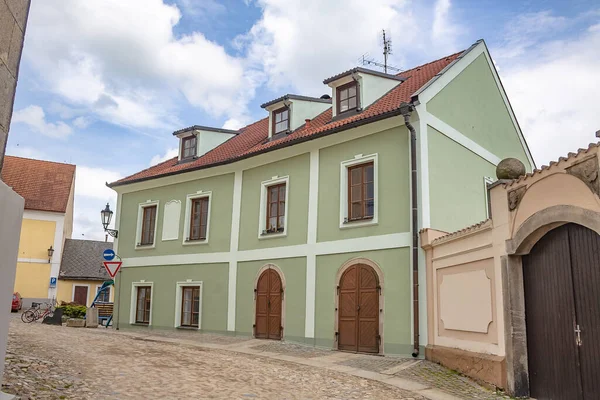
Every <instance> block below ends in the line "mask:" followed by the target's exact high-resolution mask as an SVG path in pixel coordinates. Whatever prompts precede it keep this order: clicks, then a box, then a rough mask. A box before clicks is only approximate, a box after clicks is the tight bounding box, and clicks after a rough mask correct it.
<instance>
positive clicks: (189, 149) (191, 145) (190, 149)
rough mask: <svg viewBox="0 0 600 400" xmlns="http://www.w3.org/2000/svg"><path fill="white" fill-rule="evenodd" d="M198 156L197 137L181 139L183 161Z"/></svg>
mask: <svg viewBox="0 0 600 400" xmlns="http://www.w3.org/2000/svg"><path fill="white" fill-rule="evenodd" d="M195 156H196V135H192V136H188V137H184V138H183V139H181V159H182V160H186V159H188V158H193V157H195Z"/></svg>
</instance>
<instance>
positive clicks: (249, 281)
mask: <svg viewBox="0 0 600 400" xmlns="http://www.w3.org/2000/svg"><path fill="white" fill-rule="evenodd" d="M266 264H275V265H277V267H279V269H280V270H281V271H282V272H283V275H284V278H285V282H286V287H285V292H284V296H285V326H284V330H283V336H284V339H288V340H294V341H303V338H304V322H305V318H306V317H305V316H306V258H304V257H300V258H286V259H281V260H266V261H249V262H240V263H238V270H237V293H236V313H235V329H236V332H237V333H238V334H240V335H248V336H251V335H252V333H253V332H252V325H254V320H253V318H254V308H255V307H256V303H255V299H254V289H255V287H254V285H255V282H256V279H257V277H258V271H259V270H260V269H261V268H262V267H263V266H264V265H266Z"/></svg>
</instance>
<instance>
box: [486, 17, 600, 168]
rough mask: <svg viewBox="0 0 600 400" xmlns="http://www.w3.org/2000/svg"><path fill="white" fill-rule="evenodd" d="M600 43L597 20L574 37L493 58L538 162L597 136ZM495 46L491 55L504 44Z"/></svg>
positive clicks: (556, 156)
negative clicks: (515, 53)
mask: <svg viewBox="0 0 600 400" xmlns="http://www.w3.org/2000/svg"><path fill="white" fill-rule="evenodd" d="M571 22H572V21H565V23H571ZM525 36H527V34H525ZM516 39H517V38H515V40H516ZM523 40H524V41H526V40H527V38H526V37H524V38H523ZM599 48H600V24H598V25H590V24H589V23H588V24H587V29H586V28H584V30H583V32H582V33H579V34H578V35H577V36H573V37H567V38H566V39H563V40H553V41H546V42H541V41H533V42H531V44H530V45H528V46H526V47H525V48H524V49H523V51H522V52H521V53H520V55H519V56H516V55H514V54H511V53H510V54H509V53H506V52H505V53H504V54H509V56H510V57H508V58H507V59H501V58H498V59H497V60H498V63H499V64H500V65H501V66H502V69H501V77H502V81H503V83H504V86H505V88H506V91H507V93H508V96H509V98H510V100H511V103H512V105H513V108H514V110H515V113H516V115H517V119H518V120H519V123H520V125H521V128H522V130H523V132H524V134H525V137H526V139H527V141H528V143H529V145H530V148H531V150H532V153H533V156H534V159H535V160H536V163H537V164H538V166H539V165H542V164H547V163H548V162H549V161H551V160H556V159H558V158H559V157H560V156H564V155H566V154H567V153H568V152H571V151H576V150H577V149H578V148H580V147H587V145H588V144H589V143H590V142H595V141H597V138H595V137H594V132H595V131H596V130H598V129H600V113H598V88H600V74H598V65H600V53H599V52H598V49H599ZM499 50H500V51H499V52H496V51H495V50H492V54H495V53H500V54H502V51H503V50H504V49H502V48H501V49H499Z"/></svg>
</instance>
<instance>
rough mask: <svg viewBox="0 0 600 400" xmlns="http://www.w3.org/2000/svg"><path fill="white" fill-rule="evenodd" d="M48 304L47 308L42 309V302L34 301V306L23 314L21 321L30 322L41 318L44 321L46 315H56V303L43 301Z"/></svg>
mask: <svg viewBox="0 0 600 400" xmlns="http://www.w3.org/2000/svg"><path fill="white" fill-rule="evenodd" d="M43 304H45V305H46V309H45V310H42V309H41V308H40V306H41V305H42V303H33V304H32V307H31V308H29V309H28V310H26V311H25V312H23V314H21V321H23V322H25V323H26V324H29V323H31V322H34V321H37V320H38V319H41V320H42V321H43V320H44V318H46V317H52V316H53V315H54V305H53V304H51V303H43Z"/></svg>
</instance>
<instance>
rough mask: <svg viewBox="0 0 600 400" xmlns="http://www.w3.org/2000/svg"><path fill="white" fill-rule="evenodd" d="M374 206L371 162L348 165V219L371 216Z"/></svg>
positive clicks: (354, 219) (353, 219)
mask: <svg viewBox="0 0 600 400" xmlns="http://www.w3.org/2000/svg"><path fill="white" fill-rule="evenodd" d="M374 206H375V190H374V179H373V162H368V163H365V164H359V165H354V166H352V167H348V220H349V221H356V220H361V219H371V218H373V214H374Z"/></svg>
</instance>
